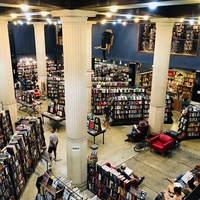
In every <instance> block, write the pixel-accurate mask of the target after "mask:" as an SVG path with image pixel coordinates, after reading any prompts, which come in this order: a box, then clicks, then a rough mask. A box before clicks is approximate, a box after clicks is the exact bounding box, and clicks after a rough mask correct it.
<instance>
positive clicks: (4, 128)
mask: <svg viewBox="0 0 200 200" xmlns="http://www.w3.org/2000/svg"><path fill="white" fill-rule="evenodd" d="M12 135H13V127H12V123H11V118H10V112H9V110H3V111H1V112H0V149H3V148H4V147H5V146H6V145H7V144H8V143H9V141H10V138H11V136H12Z"/></svg>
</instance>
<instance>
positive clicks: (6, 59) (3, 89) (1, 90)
mask: <svg viewBox="0 0 200 200" xmlns="http://www.w3.org/2000/svg"><path fill="white" fill-rule="evenodd" d="M8 20H9V19H8V18H6V17H0V80H1V84H0V101H2V102H3V107H4V109H6V110H9V111H10V115H11V120H12V124H13V125H14V123H15V122H16V121H17V105H16V99H15V92H14V81H13V74H12V62H11V55H10V42H9V34H8ZM13 128H14V126H13Z"/></svg>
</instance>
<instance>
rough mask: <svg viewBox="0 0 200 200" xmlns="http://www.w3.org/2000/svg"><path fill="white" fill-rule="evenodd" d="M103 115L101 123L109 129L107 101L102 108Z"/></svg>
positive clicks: (108, 105) (108, 106)
mask: <svg viewBox="0 0 200 200" xmlns="http://www.w3.org/2000/svg"><path fill="white" fill-rule="evenodd" d="M103 115H104V116H105V121H104V123H103V125H104V126H105V127H106V128H107V129H109V128H110V124H109V121H110V104H109V103H108V102H107V103H106V105H105V107H104V109H103Z"/></svg>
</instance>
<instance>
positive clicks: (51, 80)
mask: <svg viewBox="0 0 200 200" xmlns="http://www.w3.org/2000/svg"><path fill="white" fill-rule="evenodd" d="M63 83H64V66H63V65H62V64H55V63H54V61H47V97H48V98H58V99H59V97H60V101H61V102H62V104H63V103H64V101H63V99H64V98H63V97H64V94H65V93H64V84H63Z"/></svg>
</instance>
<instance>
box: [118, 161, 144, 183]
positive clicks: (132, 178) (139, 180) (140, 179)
mask: <svg viewBox="0 0 200 200" xmlns="http://www.w3.org/2000/svg"><path fill="white" fill-rule="evenodd" d="M125 170H126V163H122V165H121V167H120V168H118V169H117V171H118V172H119V173H121V174H122V175H123V176H124V177H125V178H126V179H128V180H130V181H131V182H133V181H136V182H137V183H138V185H140V184H141V183H142V182H143V180H144V179H145V177H144V176H138V175H137V174H136V173H135V172H134V171H132V173H131V174H127V173H126V172H125Z"/></svg>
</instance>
